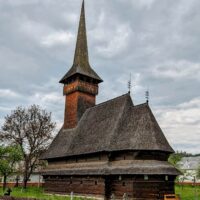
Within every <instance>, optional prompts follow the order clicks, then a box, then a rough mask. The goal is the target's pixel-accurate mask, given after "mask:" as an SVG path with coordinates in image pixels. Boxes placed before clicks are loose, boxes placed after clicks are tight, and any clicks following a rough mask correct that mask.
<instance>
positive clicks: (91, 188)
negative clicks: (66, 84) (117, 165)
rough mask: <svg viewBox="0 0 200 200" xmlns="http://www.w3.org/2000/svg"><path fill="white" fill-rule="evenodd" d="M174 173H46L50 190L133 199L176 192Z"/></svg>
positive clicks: (159, 198)
mask: <svg viewBox="0 0 200 200" xmlns="http://www.w3.org/2000/svg"><path fill="white" fill-rule="evenodd" d="M174 178H175V177H174V176H169V179H168V180H165V176H149V179H148V180H144V176H131V175H130V176H125V177H123V176H122V177H121V176H105V177H98V176H96V177H81V176H80V177H61V176H60V177H59V176H51V177H50V176H49V177H45V185H44V187H45V190H46V192H49V193H61V194H70V193H71V192H73V193H74V194H77V195H94V196H105V198H106V199H110V198H111V196H112V195H113V194H114V197H115V198H116V199H123V196H124V194H126V195H127V196H128V198H129V199H133V200H163V199H164V194H173V193H174Z"/></svg>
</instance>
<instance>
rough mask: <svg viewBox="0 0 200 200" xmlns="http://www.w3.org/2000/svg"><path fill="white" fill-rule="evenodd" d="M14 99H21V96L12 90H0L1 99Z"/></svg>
mask: <svg viewBox="0 0 200 200" xmlns="http://www.w3.org/2000/svg"><path fill="white" fill-rule="evenodd" d="M4 97H6V98H13V97H15V98H16V97H20V94H18V93H16V92H14V91H12V90H11V89H0V98H4Z"/></svg>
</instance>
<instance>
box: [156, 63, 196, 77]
mask: <svg viewBox="0 0 200 200" xmlns="http://www.w3.org/2000/svg"><path fill="white" fill-rule="evenodd" d="M152 74H153V75H154V76H157V77H164V78H172V79H175V78H179V79H180V78H186V79H197V80H200V63H192V62H189V61H186V60H179V61H169V62H167V63H161V64H159V65H157V66H156V67H154V68H153V71H152Z"/></svg>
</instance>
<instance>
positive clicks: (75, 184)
mask: <svg viewBox="0 0 200 200" xmlns="http://www.w3.org/2000/svg"><path fill="white" fill-rule="evenodd" d="M44 188H45V191H46V192H49V193H60V194H70V193H71V192H73V193H74V194H78V195H102V196H104V188H105V185H104V179H102V178H100V177H99V178H98V177H59V176H56V177H45V184H44Z"/></svg>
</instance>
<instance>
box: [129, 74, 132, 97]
mask: <svg viewBox="0 0 200 200" xmlns="http://www.w3.org/2000/svg"><path fill="white" fill-rule="evenodd" d="M131 87H132V80H131V73H130V79H129V81H128V92H129V93H131Z"/></svg>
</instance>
